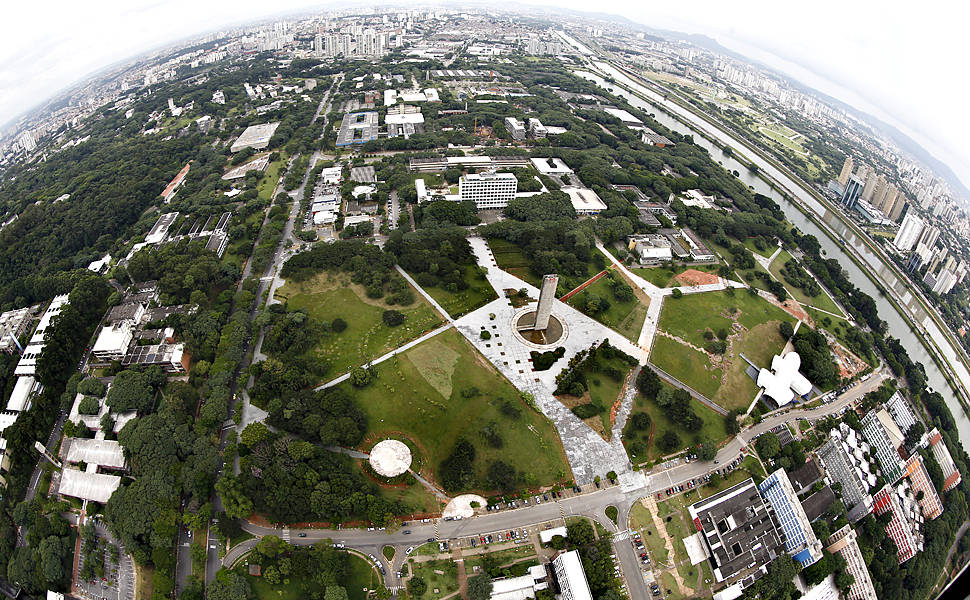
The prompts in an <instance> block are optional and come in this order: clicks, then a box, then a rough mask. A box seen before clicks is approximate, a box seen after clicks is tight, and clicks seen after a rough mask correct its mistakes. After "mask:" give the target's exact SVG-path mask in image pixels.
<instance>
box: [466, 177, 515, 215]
mask: <svg viewBox="0 0 970 600" xmlns="http://www.w3.org/2000/svg"><path fill="white" fill-rule="evenodd" d="M518 189H519V181H518V180H517V179H516V178H515V175H514V174H512V173H471V174H469V175H462V177H461V179H459V180H458V197H459V198H460V199H461V201H462V202H464V201H465V200H471V201H472V202H474V203H475V206H476V207H477V208H478V209H479V210H483V209H503V208H505V207H506V206H508V205H509V202H511V201H512V200H513V199H515V192H516V191H517V190H518Z"/></svg>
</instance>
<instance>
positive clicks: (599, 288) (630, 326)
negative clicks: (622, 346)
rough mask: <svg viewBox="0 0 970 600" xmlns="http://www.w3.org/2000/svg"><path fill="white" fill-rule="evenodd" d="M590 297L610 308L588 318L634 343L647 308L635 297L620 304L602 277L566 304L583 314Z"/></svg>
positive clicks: (608, 283) (619, 278) (606, 279)
mask: <svg viewBox="0 0 970 600" xmlns="http://www.w3.org/2000/svg"><path fill="white" fill-rule="evenodd" d="M611 273H612V271H611ZM615 277H616V278H617V279H618V280H620V281H623V279H622V277H620V275H618V274H617V275H615ZM623 283H624V285H626V286H627V287H630V286H629V285H627V284H626V282H625V281H623ZM590 296H597V297H599V298H606V299H607V300H608V301H609V303H610V307H609V308H608V309H607V310H605V311H602V312H598V313H596V314H592V315H590V316H591V317H593V318H594V319H596V320H597V321H599V322H600V323H602V324H603V325H606V326H607V327H609V328H610V329H612V330H613V331H615V332H617V333H619V334H620V335H622V336H623V337H625V338H626V339H628V340H630V341H631V342H633V343H636V341H637V339H638V338H639V337H640V330H641V329H643V321H644V320H645V319H646V318H647V307H646V306H645V305H644V304H643V302H641V301H640V300H639V299H638V298H637V297H636V296H634V297H633V299H632V300H628V301H626V302H620V301H619V300H617V299H616V298H615V297H614V296H613V291H612V289H611V288H610V278H609V277H602V278H600V279H599V280H598V281H596V282H595V283H593V284H592V285H591V286H589V287H588V288H586V289H585V290H583V291H582V292H580V293H578V294H576V295H575V296H573V297H571V298H570V299H569V300H567V301H566V303H567V304H569V305H570V306H572V307H573V308H575V309H577V310H579V311H582V312H584V313H585V312H586V311H584V310H583V308H584V307H585V306H586V302H587V300H589V297H590Z"/></svg>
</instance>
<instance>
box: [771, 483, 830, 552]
mask: <svg viewBox="0 0 970 600" xmlns="http://www.w3.org/2000/svg"><path fill="white" fill-rule="evenodd" d="M758 491H759V492H761V495H762V497H764V499H765V500H767V501H768V503H769V504H771V507H772V508H773V509H774V511H775V516H776V517H777V518H778V523H779V525H781V530H782V532H783V533H784V534H785V551H786V552H788V554H790V555H791V556H792V558H794V559H795V560H797V561H798V562H799V563H800V564H801V565H802V566H803V567H807V566H809V565H812V564H815V563H816V562H818V560H819V559H820V558H822V542H820V541H818V538H817V537H815V532H814V531H812V524H811V523H810V522H809V520H808V517H807V516H806V515H805V509H804V508H802V503H801V502H799V500H798V496H797V495H796V494H795V488H794V487H792V484H791V481H790V480H789V479H788V474H787V473H785V470H784V469H778V470H777V471H775V472H774V473H772V474H771V475H768V477H767V478H766V479H765V480H764V481H762V482H761V483H760V484H758Z"/></svg>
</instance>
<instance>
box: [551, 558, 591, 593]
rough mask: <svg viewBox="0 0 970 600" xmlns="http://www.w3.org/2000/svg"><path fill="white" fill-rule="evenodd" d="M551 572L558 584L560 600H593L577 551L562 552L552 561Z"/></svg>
mask: <svg viewBox="0 0 970 600" xmlns="http://www.w3.org/2000/svg"><path fill="white" fill-rule="evenodd" d="M552 570H553V573H555V575H556V582H557V583H558V584H559V598H560V600H593V594H592V592H590V590H589V582H587V581H586V572H585V571H584V570H583V563H582V561H581V560H580V558H579V551H578V550H571V551H569V552H563V553H562V554H560V555H559V556H557V557H556V558H555V559H553V561H552Z"/></svg>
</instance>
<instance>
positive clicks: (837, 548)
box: [825, 525, 877, 600]
mask: <svg viewBox="0 0 970 600" xmlns="http://www.w3.org/2000/svg"><path fill="white" fill-rule="evenodd" d="M856 537H857V536H856V532H855V530H854V529H852V527H850V526H849V525H845V526H843V527H842V529H839V530H838V531H836V532H835V533H833V534H832V535H831V536H830V537H829V539H828V546H827V547H826V548H825V550H827V551H828V552H830V553H831V554H839V555H841V556H842V558H843V559H845V570H846V572H847V573H849V574H850V575H852V578H853V579H854V581H853V582H852V585H851V586H849V591H848V592H847V593H846V595H845V598H846V600H877V599H876V590H875V589H874V588H873V587H872V578H871V577H870V576H869V569H867V568H866V561H865V559H864V558H863V556H862V551H861V550H859V542H858V541H857V539H856Z"/></svg>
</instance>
